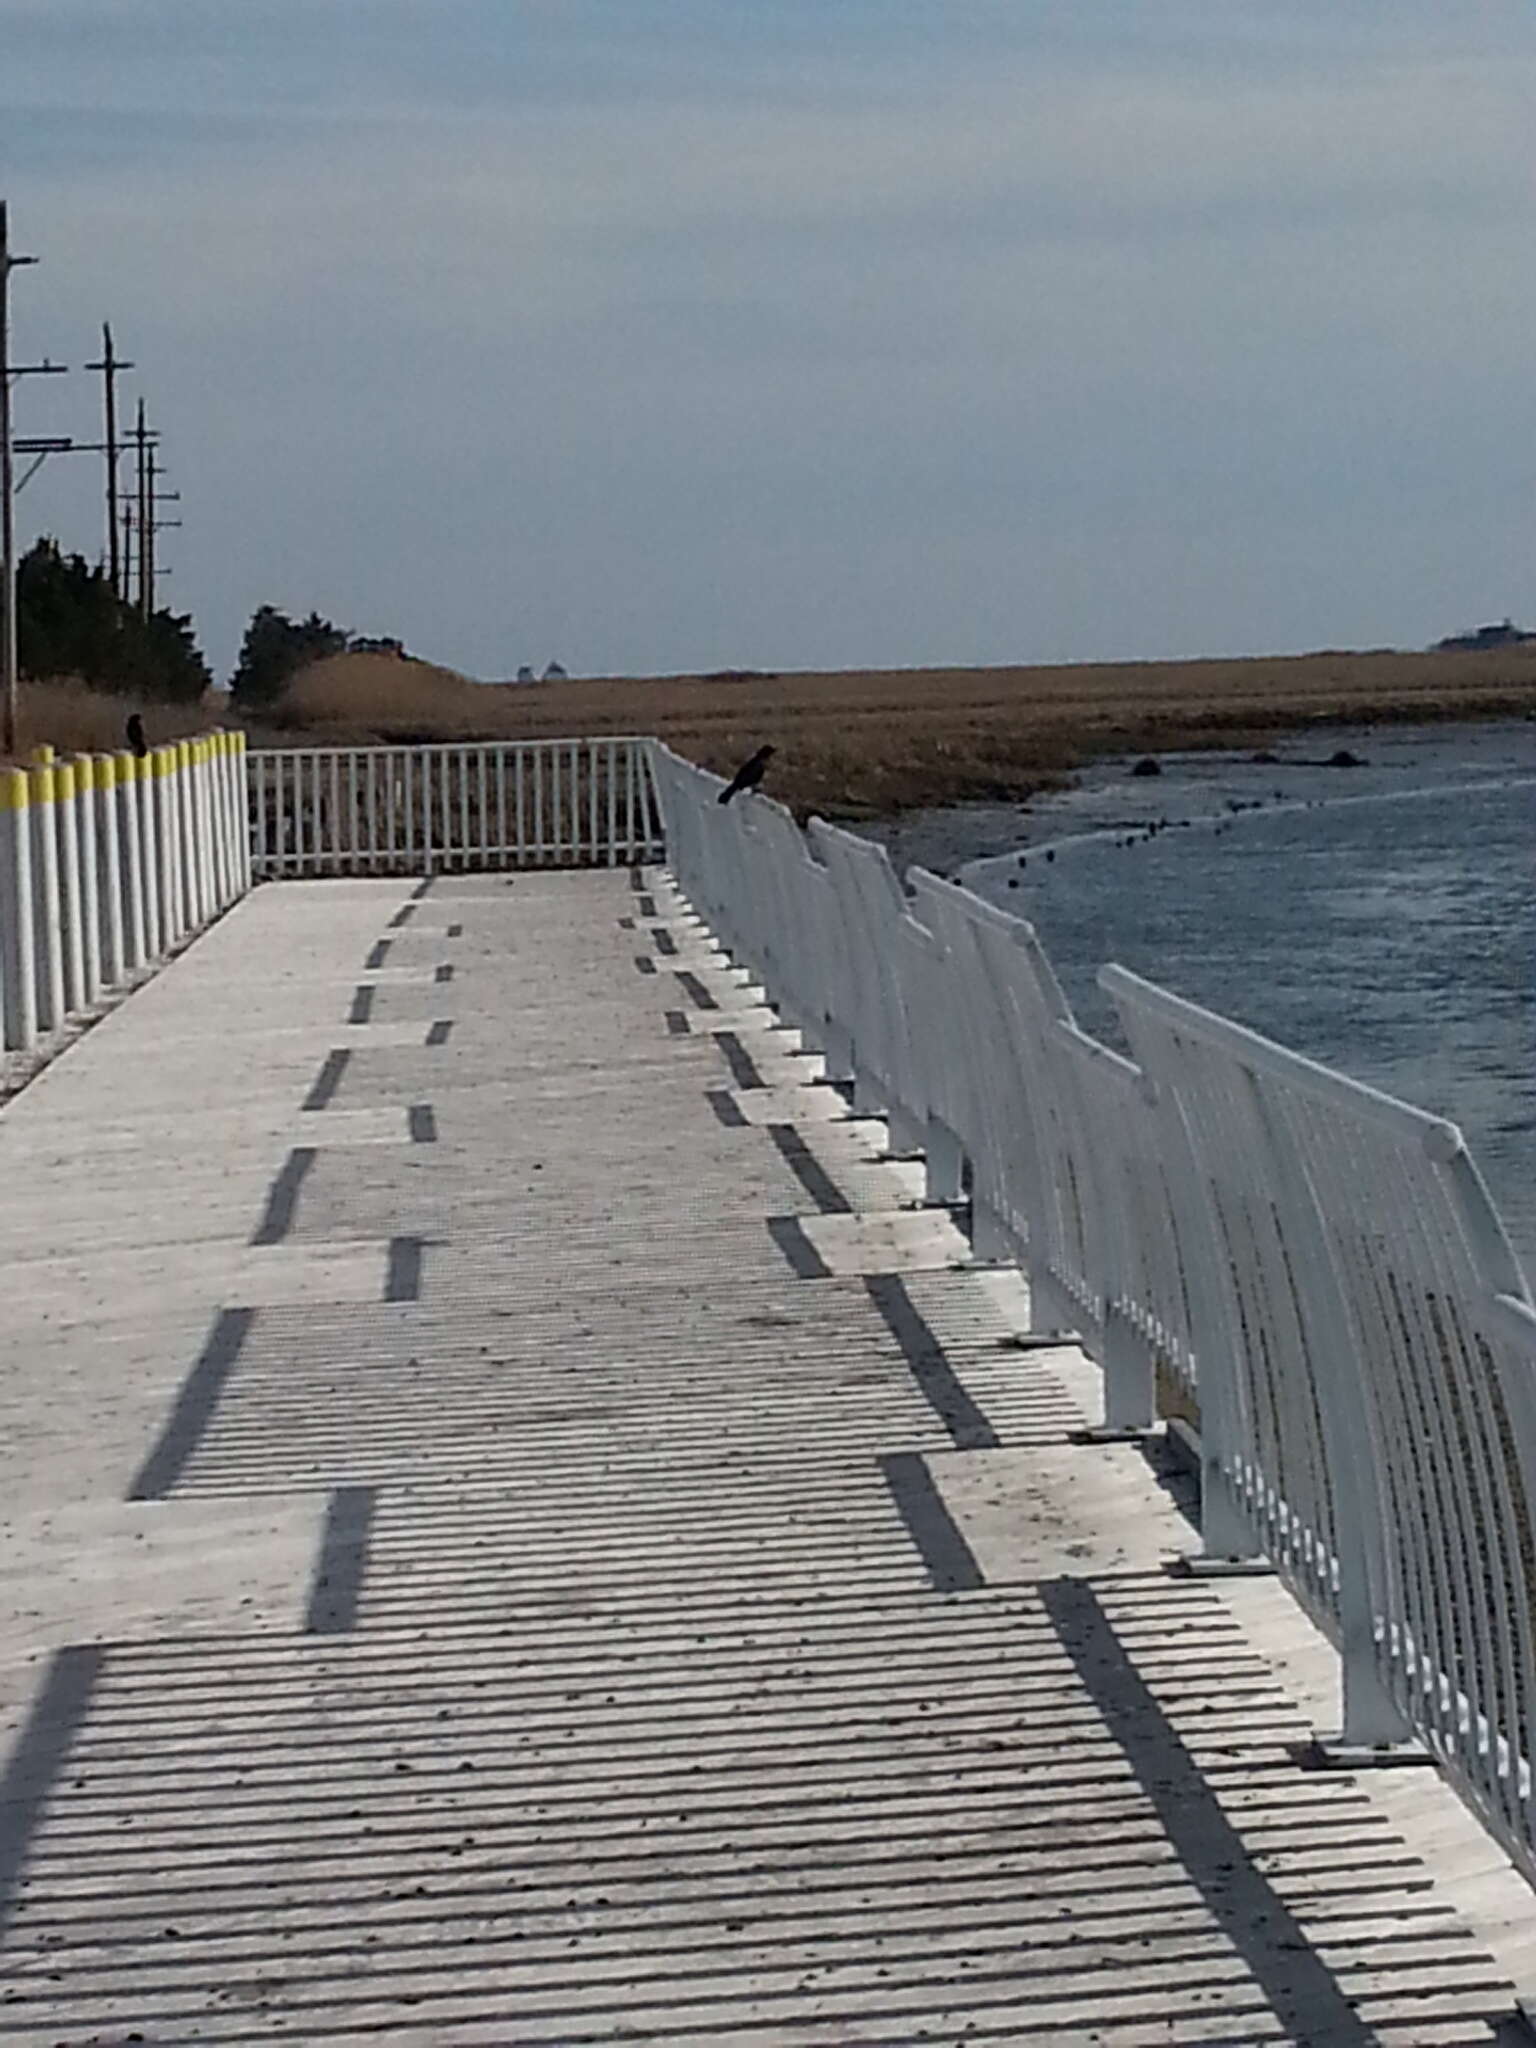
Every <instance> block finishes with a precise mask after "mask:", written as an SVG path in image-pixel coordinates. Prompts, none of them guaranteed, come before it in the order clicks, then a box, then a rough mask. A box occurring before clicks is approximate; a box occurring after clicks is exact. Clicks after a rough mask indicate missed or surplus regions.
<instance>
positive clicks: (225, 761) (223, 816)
mask: <svg viewBox="0 0 1536 2048" xmlns="http://www.w3.org/2000/svg"><path fill="white" fill-rule="evenodd" d="M219 818H220V824H221V830H220V839H219V844H220V846H221V848H222V850H223V855H224V901H225V903H226V904H230V903H233V902H234V900H235V898H236V897H237V896H238V895H239V894H240V869H239V865H238V848H239V843H240V842H239V839H238V837H237V833H238V830H239V824H240V814H239V811H238V810H237V809H236V806H235V736H234V734H233V733H232V732H221V733H220V734H219Z"/></svg>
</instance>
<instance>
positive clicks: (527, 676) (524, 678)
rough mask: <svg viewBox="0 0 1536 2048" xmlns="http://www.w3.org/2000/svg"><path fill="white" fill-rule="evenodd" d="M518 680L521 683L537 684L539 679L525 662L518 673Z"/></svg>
mask: <svg viewBox="0 0 1536 2048" xmlns="http://www.w3.org/2000/svg"><path fill="white" fill-rule="evenodd" d="M517 680H518V681H519V682H520V683H532V682H537V680H538V678H537V677H536V676H535V675H534V673H533V670H532V669H531V668H530V667H529V666H528V664H527V662H526V661H525V662H524V663H523V665H522V667H521V668H520V669H519V670H518V672H517Z"/></svg>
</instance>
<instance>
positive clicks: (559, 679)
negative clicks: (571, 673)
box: [544, 661, 568, 683]
mask: <svg viewBox="0 0 1536 2048" xmlns="http://www.w3.org/2000/svg"><path fill="white" fill-rule="evenodd" d="M544 680H545V682H546V683H563V682H565V681H567V680H568V678H567V676H566V673H565V670H564V669H563V668H562V667H561V666H560V664H559V662H558V661H552V662H551V663H550V664H549V667H548V668H547V669H545V671H544Z"/></svg>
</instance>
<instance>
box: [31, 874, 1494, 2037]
mask: <svg viewBox="0 0 1536 2048" xmlns="http://www.w3.org/2000/svg"><path fill="white" fill-rule="evenodd" d="M635 881H636V882H637V883H638V886H634V885H632V880H631V878H630V877H629V876H627V875H624V874H616V875H615V874H589V875H548V876H540V875H533V876H520V877H518V878H516V879H515V880H512V879H508V878H505V877H500V876H481V877H451V876H450V877H443V878H439V879H438V880H436V881H434V882H433V883H432V884H430V885H428V886H426V887H424V888H423V887H422V886H420V885H413V884H411V883H408V882H400V883H394V882H335V883H317V884H312V885H306V886H288V887H276V888H268V889H264V890H261V891H259V892H258V893H257V894H256V895H255V896H254V897H252V898H250V899H249V900H248V901H246V902H245V903H244V904H243V905H241V906H240V907H239V908H238V909H237V910H236V911H235V912H234V913H233V914H232V915H231V916H230V917H229V918H227V919H226V920H225V921H224V922H223V923H222V924H220V925H219V926H218V927H217V928H216V929H214V930H213V931H212V932H211V933H210V934H208V935H207V936H206V937H204V938H203V939H202V940H201V941H199V942H198V944H197V945H196V946H195V947H193V948H192V950H191V951H190V952H189V953H188V954H186V955H185V956H184V957H183V958H181V959H180V960H179V961H177V962H176V963H175V964H174V965H173V966H172V967H171V968H170V969H169V970H168V971H167V972H166V973H164V974H163V975H162V976H160V978H159V979H157V980H156V981H155V982H153V983H152V984H151V985H149V986H148V987H146V988H145V989H143V990H142V991H141V992H140V993H138V994H137V995H135V996H134V997H132V999H131V1000H130V1001H129V1002H128V1003H127V1004H126V1005H125V1006H124V1007H123V1008H121V1009H120V1010H119V1011H117V1012H116V1013H115V1014H114V1015H113V1016H112V1017H111V1018H109V1019H108V1020H107V1021H106V1022H105V1023H104V1024H102V1025H101V1026H99V1027H98V1028H97V1029H96V1030H95V1031H93V1032H92V1033H90V1034H89V1035H88V1036H87V1037H86V1038H85V1040H84V1041H83V1042H82V1043H81V1044H80V1045H79V1046H77V1047H76V1048H75V1049H74V1050H73V1051H72V1052H71V1053H70V1054H69V1055H68V1056H67V1057H66V1058H64V1059H63V1060H61V1061H60V1062H58V1063H57V1064H56V1065H55V1066H54V1067H52V1068H51V1069H49V1070H48V1071H47V1072H46V1073H45V1074H44V1075H43V1077H42V1078H41V1079H40V1080H39V1081H38V1082H36V1083H35V1084H34V1085H33V1086H32V1087H31V1088H30V1089H28V1090H27V1091H26V1092H24V1093H23V1094H22V1095H21V1096H20V1097H19V1098H17V1100H16V1101H15V1102H14V1103H13V1104H12V1105H11V1106H10V1107H9V1108H8V1109H7V1110H6V1112H5V1113H4V1115H3V1117H0V1158H3V1161H4V1168H5V1171H4V1179H3V1189H0V1203H3V1225H4V1233H5V1244H6V1248H7V1281H8V1293H7V1307H6V1341H5V1351H4V1361H3V1374H0V1427H3V1442H4V1446H5V1476H6V1490H5V1497H4V1502H3V1506H0V1516H3V1535H4V1555H3V1571H4V1583H3V1587H0V1618H3V1644H4V1659H3V1664H0V1715H3V1719H4V1731H5V1747H4V1751H3V1754H4V1756H5V1758H6V1759H7V1764H6V1770H5V1775H4V1783H3V1798H4V1801H5V1804H4V1807H3V1819H0V2039H3V2040H4V2041H5V2042H7V2043H17V2044H20V2043H59V2042H67V2043H70V2044H71V2048H75V2044H81V2048H83V2044H85V2043H113V2044H117V2043H125V2042H129V2041H144V2042H150V2043H160V2044H165V2043H173V2042H174V2043H204V2042H207V2043H223V2042H245V2043H258V2042H262V2043H264V2042H276V2041H290V2042H300V2043H310V2042H313V2043H331V2042H347V2041H358V2042H362V2041H369V2040H377V2039H380V2038H385V2039H388V2040H390V2041H392V2042H402V2043H420V2044H428V2043H448V2044H452V2043H461V2042H462V2043H471V2042H474V2043H503V2044H505V2043H522V2042H527V2043H535V2042H559V2043H567V2044H575V2043H584V2042H607V2041H654V2042H663V2043H685V2042H714V2041H718V2042H728V2043H736V2042H748V2041H753V2042H782V2043H806V2044H811V2043H815V2044H821V2048H838V2044H844V2043H854V2042H886V2043H892V2042H918V2041H923V2042H943V2043H949V2042H956V2043H958V2042H972V2041H1008V2042H1052V2043H1057V2042H1059V2043H1073V2044H1076V2043H1082V2042H1105V2043H1111V2044H1125V2048H1136V2044H1141V2043H1154V2042H1155V2043H1169V2042H1179V2043H1183V2042H1190V2043H1193V2042H1204V2043H1213V2042H1224V2043H1229V2044H1243V2043H1258V2042H1270V2041H1293V2042H1300V2043H1306V2044H1329V2048H1332V2044H1335V2043H1337V2044H1340V2048H1363V2044H1366V2043H1372V2042H1378V2041H1379V2042H1382V2043H1391V2044H1394V2048H1450V2044H1453V2043H1460V2042H1473V2041H1489V2040H1491V2039H1493V2038H1495V2036H1494V2032H1493V2028H1492V2025H1491V2022H1492V2021H1493V2020H1494V2019H1496V2017H1497V2016H1498V2015H1500V2014H1502V2013H1505V2012H1507V2011H1508V2010H1509V2008H1510V2005H1511V1999H1512V1993H1511V1989H1510V1985H1509V1981H1508V1976H1507V1968H1506V1963H1507V1958H1506V1959H1503V1960H1500V1961H1495V1960H1494V1959H1493V1957H1492V1955H1491V1954H1490V1951H1489V1948H1488V1946H1487V1945H1486V1943H1485V1940H1484V1934H1485V1933H1486V1928H1483V1929H1480V1931H1479V1933H1478V1934H1477V1935H1476V1936H1474V1935H1473V1933H1472V1932H1471V1931H1470V1930H1469V1928H1468V1926H1467V1925H1466V1923H1465V1921H1464V1919H1463V1918H1462V1917H1461V1916H1462V1915H1464V1914H1466V1913H1467V1912H1469V1911H1471V1910H1472V1909H1473V1908H1474V1907H1478V1908H1486V1907H1487V1905H1488V1902H1489V1900H1490V1899H1494V1901H1495V1905H1494V1908H1493V1910H1494V1911H1495V1912H1497V1911H1498V1910H1500V1908H1499V1906H1498V1903H1497V1902H1498V1900H1500V1899H1504V1898H1506V1897H1507V1896H1508V1895H1507V1894H1504V1893H1499V1892H1497V1883H1498V1881H1499V1880H1498V1874H1497V1872H1496V1871H1495V1870H1494V1868H1493V1866H1494V1865H1495V1864H1496V1862H1497V1859H1496V1858H1494V1857H1492V1855H1491V1852H1486V1851H1484V1850H1483V1849H1482V1848H1481V1847H1480V1846H1479V1844H1480V1838H1478V1837H1477V1836H1476V1835H1475V1831H1474V1832H1469V1824H1467V1825H1466V1826H1463V1827H1461V1828H1460V1829H1458V1827H1457V1825H1456V1815H1455V1814H1454V1813H1449V1814H1447V1812H1446V1811H1445V1810H1444V1808H1443V1805H1442V1806H1441V1807H1431V1806H1430V1805H1427V1804H1426V1802H1432V1801H1433V1800H1434V1799H1436V1798H1442V1797H1443V1796H1442V1795H1439V1794H1437V1793H1436V1792H1435V1791H1434V1788H1433V1786H1432V1784H1431V1785H1429V1787H1428V1789H1427V1790H1425V1791H1423V1792H1421V1793H1409V1792H1407V1791H1405V1790H1404V1789H1403V1785H1404V1778H1405V1774H1403V1773H1397V1774H1393V1782H1392V1784H1391V1785H1388V1784H1387V1783H1386V1781H1385V1780H1384V1779H1383V1778H1373V1779H1372V1780H1370V1781H1369V1782H1368V1783H1367V1782H1364V1781H1361V1782H1356V1781H1354V1780H1351V1779H1349V1778H1346V1777H1340V1776H1333V1775H1317V1774H1314V1773H1307V1772H1304V1771H1302V1770H1301V1769H1299V1768H1298V1766H1297V1763H1296V1761H1295V1760H1294V1758H1293V1756H1292V1753H1291V1751H1292V1746H1293V1745H1296V1744H1298V1743H1300V1742H1301V1741H1302V1740H1303V1738H1304V1737H1305V1736H1306V1734H1307V1733H1308V1729H1309V1722H1308V1720H1307V1717H1306V1714H1305V1712H1304V1711H1303V1708H1304V1707H1305V1706H1306V1705H1308V1704H1309V1702H1308V1701H1307V1699H1306V1698H1305V1697H1303V1696H1304V1695H1305V1694H1306V1691H1307V1687H1308V1686H1309V1684H1310V1682H1311V1681H1310V1678H1309V1676H1308V1669H1307V1664H1306V1658H1305V1654H1304V1631H1302V1632H1299V1633H1298V1632H1297V1631H1295V1630H1293V1631H1292V1632H1291V1634H1290V1635H1286V1634H1285V1628H1284V1624H1283V1622H1282V1621H1281V1620H1280V1619H1277V1617H1278V1616H1279V1614H1280V1609H1281V1607H1282V1606H1283V1596H1280V1595H1279V1594H1278V1593H1276V1592H1275V1591H1274V1589H1273V1588H1267V1587H1264V1586H1262V1585H1254V1584H1251V1583H1250V1584H1248V1585H1243V1586H1231V1585H1222V1584H1212V1583H1209V1582H1200V1583H1191V1582H1188V1581H1178V1580H1175V1579H1172V1578H1170V1577H1169V1576H1168V1575H1167V1573H1166V1571H1165V1570H1164V1568H1163V1565H1164V1561H1165V1559H1166V1557H1167V1556H1168V1555H1170V1554H1172V1552H1174V1551H1175V1550H1177V1549H1178V1548H1180V1547H1181V1546H1182V1541H1183V1538H1184V1536H1185V1534H1186V1533H1187V1532H1185V1531H1184V1527H1183V1524H1182V1523H1181V1522H1180V1520H1179V1516H1178V1513H1177V1509H1176V1505H1175V1502H1174V1498H1173V1495H1172V1493H1171V1492H1170V1488H1169V1486H1168V1485H1164V1484H1161V1483H1160V1482H1159V1477H1158V1475H1157V1474H1155V1473H1154V1472H1153V1471H1152V1470H1151V1469H1150V1467H1149V1464H1148V1461H1147V1459H1146V1458H1145V1457H1144V1456H1143V1454H1142V1453H1141V1452H1140V1451H1139V1450H1138V1449H1136V1448H1135V1447H1134V1446H1118V1447H1114V1448H1108V1449H1106V1448H1103V1447H1088V1446H1084V1445H1079V1444H1074V1443H1073V1442H1072V1441H1071V1438H1072V1432H1073V1431H1074V1429H1076V1428H1078V1427H1080V1426H1081V1425H1082V1423H1083V1421H1084V1419H1085V1416H1086V1414H1087V1412H1088V1411H1087V1408H1086V1406H1085V1405H1084V1403H1085V1401H1086V1399H1087V1398H1088V1390H1087V1389H1085V1386H1084V1383H1083V1373H1084V1369H1083V1366H1082V1362H1081V1360H1080V1359H1079V1358H1078V1356H1077V1355H1076V1354H1075V1353H1073V1352H1072V1351H1070V1350H1066V1349H1060V1348H1058V1349H1034V1350H1027V1349H1021V1348H1019V1347H1018V1346H1017V1345H1016V1344H1014V1343H1012V1342H1011V1341H1010V1340H1011V1339H1012V1336H1013V1333H1014V1332H1015V1331H1016V1330H1017V1329H1018V1328H1019V1327H1021V1323H1022V1299H1021V1293H1020V1283H1019V1282H1018V1280H1017V1278H1016V1277H1015V1276H1013V1275H1011V1274H1009V1273H1006V1272H985V1271H977V1270H973V1269H967V1267H966V1264H965V1259H966V1247H965V1244H964V1241H963V1239H962V1238H961V1237H960V1236H959V1234H958V1233H957V1232H956V1231H955V1229H954V1228H953V1226H952V1224H951V1223H950V1222H949V1220H948V1218H947V1217H946V1216H944V1215H942V1214H939V1213H936V1212H933V1211H924V1210H921V1209H920V1208H918V1206H917V1203H916V1196H917V1191H918V1188H919V1186H920V1177H919V1175H918V1174H917V1173H916V1171H915V1170H914V1169H913V1168H911V1167H910V1166H906V1165H903V1164H899V1163H893V1162H890V1161H888V1160H885V1159H883V1158H882V1156H881V1146H882V1144H883V1138H884V1132H883V1127H882V1126H881V1125H879V1124H876V1123H872V1122H869V1121H862V1120H861V1121H855V1120H851V1119H849V1118H848V1117H847V1115H846V1112H845V1109H844V1105H843V1103H842V1100H841V1098H840V1097H839V1096H838V1095H837V1094H836V1093H835V1092H834V1091H833V1090H831V1089H829V1088H827V1087H825V1086H818V1085H817V1084H816V1080H815V1065H814V1063H813V1062H812V1061H810V1060H808V1059H806V1058H805V1057H803V1056H802V1055H800V1054H798V1053H797V1052H796V1050H795V1041H794V1040H793V1038H791V1037H789V1036H788V1035H787V1034H785V1033H783V1032H781V1031H779V1030H777V1029H775V1028H773V1024H772V1018H771V1015H770V1013H769V1012H767V1011H766V1010H764V1009H763V1008H762V1007H761V1006H760V1005H759V1004H758V1003H756V1002H755V1001H754V1000H753V999H752V997H751V996H750V994H749V993H748V992H747V991H745V990H743V989H742V988H741V987H740V986H739V985H738V980H737V977H736V976H735V975H734V974H733V973H732V972H731V971H730V970H728V969H727V968H725V967H724V966H723V965H722V963H721V961H720V959H719V956H718V955H717V954H716V953H714V952H713V951H712V949H710V948H709V947H708V945H707V944H706V943H705V941H704V939H703V937H702V935H701V934H700V933H699V932H698V931H697V930H696V928H694V927H692V926H691V925H690V924H689V923H687V922H686V921H685V920H684V919H682V918H681V917H680V916H679V915H678V912H677V906H676V905H675V903H674V901H673V899H672V898H671V897H670V896H669V895H668V893H667V890H666V887H665V884H664V881H663V879H662V878H661V877H659V876H652V877H650V878H649V879H648V880H647V879H646V878H639V877H637V878H635ZM1280 1643H1283V1644H1285V1645H1289V1646H1290V1647H1291V1648H1292V1649H1294V1652H1295V1654H1294V1657H1290V1656H1288V1657H1287V1679H1286V1685H1287V1687H1288V1688H1290V1689H1289V1690H1286V1689H1283V1688H1282V1685H1281V1683H1280V1682H1279V1681H1278V1679H1277V1678H1276V1676H1275V1675H1274V1672H1273V1671H1272V1669H1271V1666H1270V1665H1269V1664H1268V1663H1267V1662H1266V1661H1265V1660H1264V1658H1263V1657H1262V1656H1261V1655H1260V1648H1261V1646H1262V1647H1266V1648H1270V1649H1273V1648H1274V1647H1275V1645H1276V1644H1280ZM1322 1663H1323V1666H1324V1667H1325V1668H1326V1665H1327V1660H1326V1659H1323V1660H1322ZM1410 1775H1413V1776H1415V1777H1416V1778H1417V1779H1418V1782H1419V1784H1420V1785H1421V1786H1424V1785H1425V1784H1426V1780H1425V1778H1424V1775H1423V1774H1418V1773H1415V1774H1410ZM1394 1802H1395V1804H1394ZM1421 1809H1422V1811H1423V1812H1424V1813H1429V1812H1431V1811H1432V1812H1433V1814H1434V1815H1436V1816H1438V1818H1437V1819H1436V1831H1435V1835H1434V1843H1433V1844H1432V1847H1434V1848H1435V1851H1436V1853H1435V1870H1436V1874H1437V1876H1439V1877H1441V1878H1442V1879H1445V1880H1446V1881H1445V1882H1443V1883H1440V1884H1437V1885H1431V1882H1430V1875H1429V1870H1428V1868H1427V1866H1426V1864H1425V1863H1424V1862H1423V1861H1422V1860H1421V1858H1420V1855H1419V1854H1418V1853H1417V1850H1418V1849H1419V1848H1420V1847H1421V1846H1422V1843H1421V1842H1420V1840H1419V1837H1420V1836H1423V1835H1424V1834H1425V1830H1424V1828H1423V1827H1418V1828H1417V1830H1416V1829H1415V1827H1413V1826H1411V1825H1410V1826H1408V1829H1407V1837H1406V1838H1405V1836H1404V1834H1403V1833H1401V1832H1400V1831H1399V1829H1398V1826H1397V1824H1396V1822H1397V1818H1399V1817H1400V1818H1402V1819H1403V1820H1404V1822H1405V1825H1406V1824H1407V1823H1410V1822H1413V1821H1414V1820H1415V1819H1416V1817H1418V1816H1419V1815H1420V1812H1421ZM1426 1839H1427V1837H1426ZM1491 1888H1492V1889H1491ZM1515 1896H1516V1897H1517V1898H1519V1899H1521V1900H1523V1898H1524V1895H1523V1894H1516V1895H1515Z"/></svg>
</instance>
